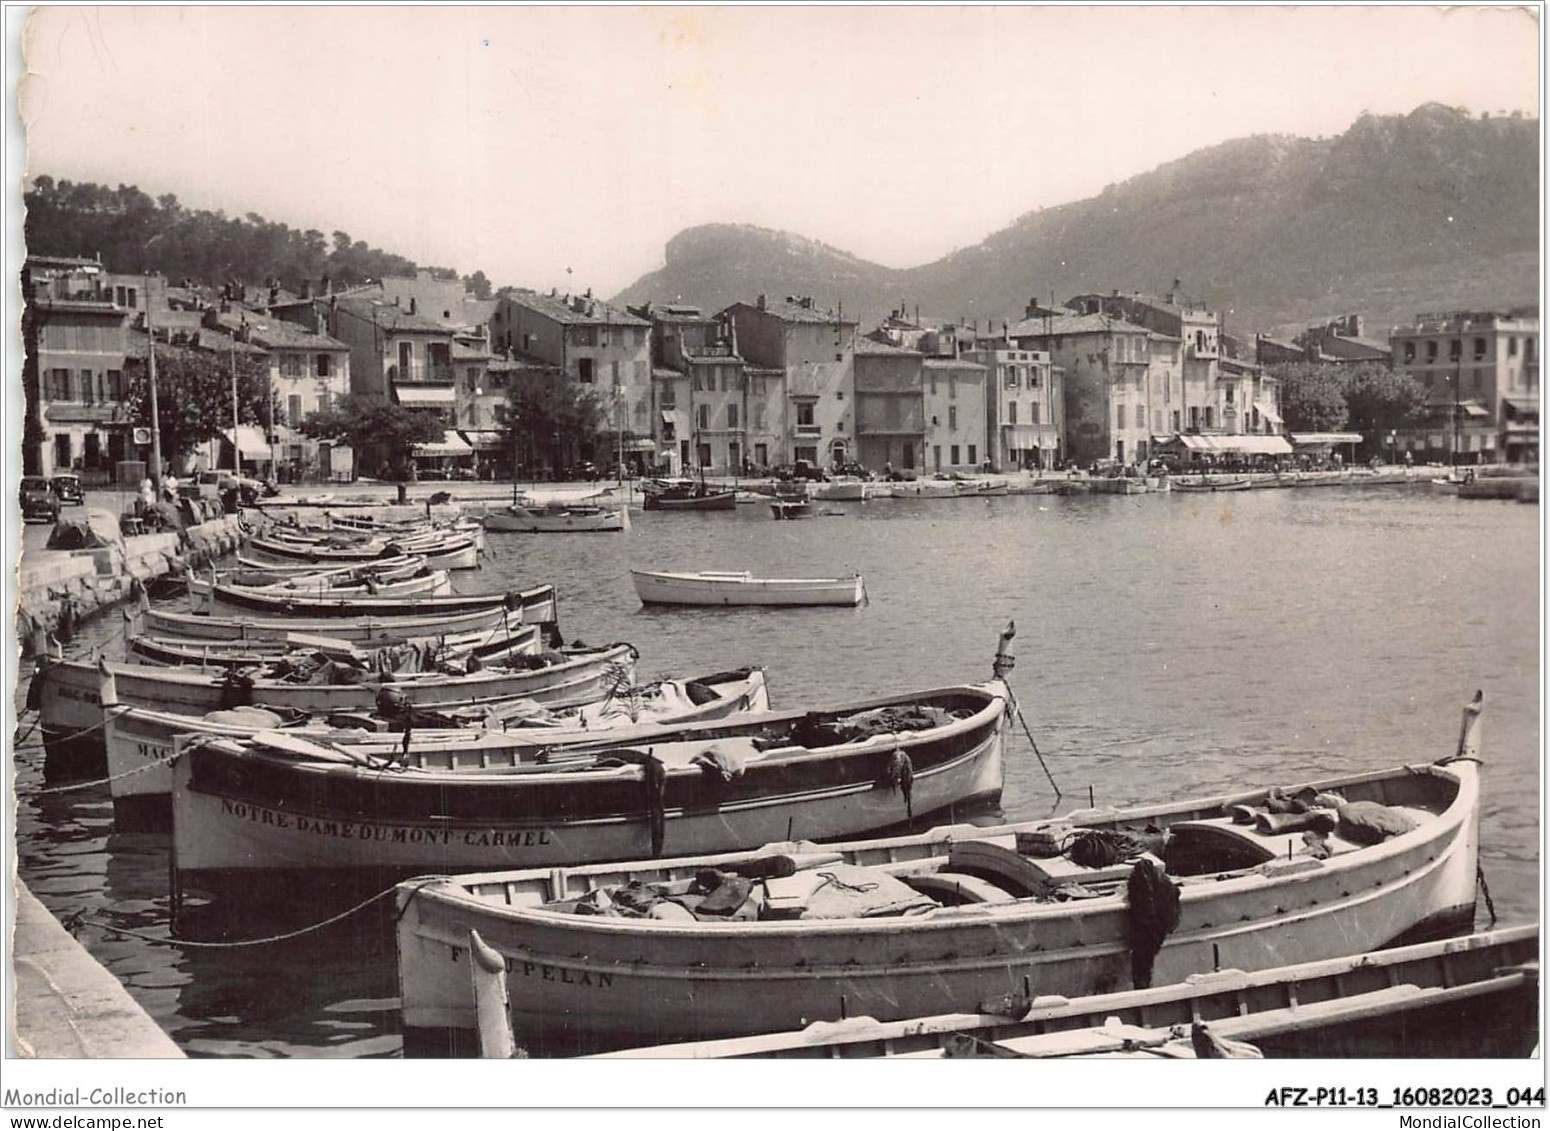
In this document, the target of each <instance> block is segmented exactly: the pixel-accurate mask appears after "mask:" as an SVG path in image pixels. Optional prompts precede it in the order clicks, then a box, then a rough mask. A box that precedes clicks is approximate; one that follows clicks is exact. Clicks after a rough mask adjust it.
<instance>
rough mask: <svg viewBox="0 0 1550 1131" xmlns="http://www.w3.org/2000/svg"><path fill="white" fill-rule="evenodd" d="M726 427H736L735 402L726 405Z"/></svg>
mask: <svg viewBox="0 0 1550 1131" xmlns="http://www.w3.org/2000/svg"><path fill="white" fill-rule="evenodd" d="M727 427H728V428H736V427H737V406H736V405H735V404H729V405H727Z"/></svg>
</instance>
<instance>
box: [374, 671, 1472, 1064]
mask: <svg viewBox="0 0 1550 1131" xmlns="http://www.w3.org/2000/svg"><path fill="white" fill-rule="evenodd" d="M1479 712H1480V707H1479V698H1478V696H1477V698H1476V701H1475V702H1474V703H1472V704H1470V706H1469V707H1468V708H1467V709H1466V711H1465V721H1464V728H1463V732H1462V733H1461V735H1460V739H1459V746H1458V749H1457V752H1456V753H1455V754H1454V755H1453V756H1451V757H1447V758H1444V759H1442V760H1440V761H1439V762H1436V763H1426V764H1420V765H1410V766H1400V767H1397V768H1394V769H1390V770H1383V771H1376V772H1366V773H1358V774H1350V775H1345V776H1341V777H1332V778H1327V779H1323V780H1320V781H1315V782H1309V783H1306V784H1301V783H1299V784H1298V785H1297V786H1290V785H1289V786H1288V787H1287V788H1286V789H1284V790H1280V789H1272V788H1261V789H1257V790H1253V791H1248V792H1243V793H1237V794H1229V795H1226V796H1218V797H1211V798H1205V799H1200V800H1191V801H1185V802H1180V803H1175V804H1171V805H1152V806H1144V807H1138V808H1134V809H1130V810H1127V811H1116V810H1084V811H1079V812H1076V813H1072V814H1070V815H1068V816H1067V817H1066V818H1064V819H1063V820H1061V821H1030V822H1023V823H1019V824H1015V825H1005V826H999V827H994V828H982V827H976V826H966V825H959V826H954V827H950V828H939V829H934V830H932V831H931V832H929V833H925V834H922V835H919V836H912V837H899V838H892V839H886V840H875V841H861V842H853V843H847V844H837V845H830V846H827V847H826V848H818V847H817V846H795V845H769V846H767V847H766V848H765V849H762V850H758V851H753V852H744V853H735V854H727V855H720V856H698V857H696V856H682V857H679V858H677V859H674V860H668V861H655V862H644V861H643V862H636V863H632V864H624V865H619V866H614V867H610V866H605V865H595V866H585V867H572V868H567V869H559V870H551V869H540V868H529V869H525V870H521V871H514V872H505V873H487V874H483V875H470V876H461V877H454V878H451V879H444V880H434V881H428V882H426V881H422V882H418V883H416V884H414V885H412V886H410V885H403V886H400V889H399V911H400V919H399V926H398V933H399V983H400V990H401V994H402V1000H403V1008H404V1023H405V1026H406V1029H414V1028H431V1029H464V1030H466V1029H469V1028H471V1027H472V1025H473V1021H474V1019H473V1010H472V1001H471V990H470V982H469V975H468V972H467V969H466V963H463V962H460V961H458V957H459V956H460V955H462V954H465V953H466V950H467V947H468V940H469V933H470V931H474V930H477V931H478V933H479V935H480V936H481V938H483V939H484V941H485V942H486V943H488V944H489V946H490V947H491V948H492V949H493V950H494V951H495V952H496V953H497V954H499V955H500V956H501V958H502V959H503V960H504V961H505V963H506V965H507V968H508V970H510V971H511V972H512V974H513V975H514V977H513V979H512V982H513V994H512V1014H513V1018H514V1021H515V1024H516V1027H517V1029H518V1031H519V1033H521V1034H522V1036H523V1037H524V1038H525V1039H530V1040H532V1041H534V1042H535V1043H536V1044H538V1045H540V1046H548V1045H549V1044H550V1043H551V1042H553V1043H557V1044H565V1045H567V1046H571V1047H574V1046H580V1047H590V1048H591V1049H593V1050H599V1049H602V1048H607V1047H619V1046H624V1045H629V1044H634V1043H640V1040H641V1038H645V1039H646V1040H648V1041H656V1042H661V1041H663V1040H688V1039H700V1038H708V1037H731V1036H743V1035H749V1034H753V1033H759V1032H769V1031H772V1030H782V1029H794V1028H798V1027H800V1026H802V1025H804V1024H807V1023H810V1022H812V1021H816V1020H830V1019H833V1020H837V1019H840V1018H842V1017H844V1016H847V1015H848V1016H870V1017H874V1018H876V1019H878V1020H880V1021H890V1020H897V1019H901V1018H904V1017H907V1016H912V1015H928V1014H932V1013H945V1012H959V1011H964V1010H973V1009H975V1008H976V1007H977V1006H978V1005H979V1003H981V1002H985V1001H989V1000H995V999H998V998H1002V997H1004V996H1006V995H1019V994H1020V995H1022V996H1023V997H1025V998H1030V999H1031V998H1033V997H1035V996H1038V995H1044V994H1062V995H1065V996H1068V997H1070V996H1077V995H1082V994H1090V993H1095V992H1106V991H1110V990H1114V989H1119V988H1122V987H1124V986H1127V985H1130V986H1134V987H1136V988H1145V987H1146V986H1147V985H1149V984H1154V983H1156V984H1161V983H1168V982H1176V981H1179V980H1181V979H1183V978H1186V977H1188V976H1189V975H1190V974H1193V973H1198V972H1200V971H1202V970H1210V969H1214V968H1217V967H1219V966H1229V967H1236V968H1239V969H1243V970H1247V971H1253V970H1260V969H1266V968H1269V967H1274V966H1281V965H1286V964H1288V963H1297V962H1308V961H1316V960H1320V959H1326V958H1335V957H1339V956H1342V955H1346V954H1350V953H1352V952H1354V951H1362V950H1371V949H1375V948H1378V947H1383V946H1388V945H1392V944H1395V943H1397V942H1399V941H1401V940H1407V939H1408V938H1411V937H1414V936H1416V935H1418V934H1422V933H1427V932H1438V933H1443V932H1447V931H1450V930H1458V929H1461V928H1467V926H1468V924H1469V923H1470V921H1471V920H1472V918H1473V914H1474V901H1475V888H1476V869H1477V853H1478V829H1477V823H1478V816H1479V781H1478V774H1477V770H1476V766H1477V764H1478V747H1477V725H1478V720H1479ZM1305 797H1306V798H1308V801H1309V803H1307V804H1306V811H1305V812H1302V813H1291V812H1290V811H1288V810H1284V809H1283V810H1281V811H1272V810H1275V809H1276V808H1277V802H1278V801H1280V800H1282V799H1284V798H1294V799H1299V800H1300V799H1302V798H1305ZM1245 817H1246V818H1247V820H1248V821H1249V822H1251V823H1249V824H1243V823H1240V821H1241V820H1242V819H1243V818H1245ZM1321 830H1322V831H1321ZM1310 833H1313V834H1315V835H1313V836H1309V835H1306V834H1310ZM1078 845H1081V846H1082V847H1081V848H1080V849H1078V847H1077V846H1078ZM1148 846H1156V847H1157V848H1159V849H1160V851H1161V857H1160V858H1159V857H1158V856H1157V855H1155V854H1154V853H1153V852H1152V851H1151V850H1150V847H1148ZM750 872H751V873H752V874H755V875H762V876H768V877H771V878H769V879H767V880H766V881H765V882H764V883H763V884H762V885H760V886H759V887H758V889H757V890H755V889H754V888H752V887H745V888H742V889H741V894H742V895H743V896H744V899H743V900H742V901H741V902H737V904H736V907H735V908H733V909H732V910H731V911H722V913H720V914H716V913H712V914H710V915H706V914H703V913H697V912H696V911H695V910H693V909H692V908H693V907H694V906H695V905H694V904H693V901H691V900H686V899H685V898H684V897H685V896H686V895H691V894H695V893H697V892H698V893H704V892H705V891H706V890H707V889H709V891H710V892H715V891H717V890H719V888H720V887H721V886H723V885H725V884H727V883H728V882H729V880H728V879H727V877H735V876H738V875H740V874H741V875H746V874H748V873H750ZM626 889H629V890H630V891H631V892H632V893H633V894H631V895H630V896H629V904H630V907H629V908H628V909H624V910H619V911H612V912H610V911H608V910H606V909H607V908H611V907H614V906H615V904H616V903H617V901H618V899H619V898H620V895H621V893H623V892H624V891H625V890H626ZM599 892H601V893H602V894H601V895H599V894H597V893H599ZM738 893H739V889H737V888H734V889H733V890H732V891H731V892H729V893H728V894H729V896H736V895H737V894H738ZM607 901H613V902H607ZM660 902H678V903H680V904H688V905H689V906H688V907H687V908H685V910H686V912H687V915H686V916H685V915H679V914H677V913H676V912H673V911H665V912H663V913H661V914H652V910H653V909H654V908H655V907H656V905H657V903H660ZM722 902H736V901H735V900H734V899H731V898H729V899H727V900H723V901H722ZM581 903H590V904H593V905H595V906H593V907H590V908H585V907H580V906H579V905H580V904H581ZM718 908H719V905H718ZM641 909H646V910H647V915H648V916H649V917H638V916H637V914H636V912H638V911H640V910H641ZM578 910H582V911H584V910H603V911H604V913H601V914H580V913H578ZM562 972H563V976H562ZM600 986H605V987H606V988H607V989H608V991H609V992H607V993H599V992H597V991H598V988H599V987H600ZM756 987H762V988H763V989H764V992H760V990H759V989H758V988H756Z"/></svg>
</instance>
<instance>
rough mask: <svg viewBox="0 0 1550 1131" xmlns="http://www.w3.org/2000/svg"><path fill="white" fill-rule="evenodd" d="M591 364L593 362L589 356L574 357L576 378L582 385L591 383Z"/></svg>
mask: <svg viewBox="0 0 1550 1131" xmlns="http://www.w3.org/2000/svg"><path fill="white" fill-rule="evenodd" d="M592 364H593V362H592V359H591V358H590V357H580V358H577V359H576V380H578V381H580V382H581V383H582V384H583V385H590V384H592Z"/></svg>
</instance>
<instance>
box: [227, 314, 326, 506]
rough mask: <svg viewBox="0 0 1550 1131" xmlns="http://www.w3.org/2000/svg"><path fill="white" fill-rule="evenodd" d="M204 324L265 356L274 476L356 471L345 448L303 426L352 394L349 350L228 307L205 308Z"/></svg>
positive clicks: (289, 325)
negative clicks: (319, 438) (313, 435)
mask: <svg viewBox="0 0 1550 1131" xmlns="http://www.w3.org/2000/svg"><path fill="white" fill-rule="evenodd" d="M204 326H205V327H206V328H207V329H211V330H218V331H220V332H222V333H224V334H229V335H230V336H231V337H232V338H233V339H235V341H237V342H239V343H243V344H246V345H251V346H254V347H257V348H258V349H259V350H261V351H263V352H264V353H265V354H267V358H268V367H269V398H270V403H271V404H272V405H273V413H272V420H273V426H272V427H271V428H270V429H269V435H268V442H269V448H270V454H271V456H272V460H273V462H272V466H273V471H274V474H275V475H276V477H277V478H281V479H283V480H285V481H288V482H301V481H303V480H310V479H323V480H349V479H350V478H351V477H352V476H353V474H354V470H355V465H354V456H353V453H352V452H351V451H350V449H349V447H348V446H347V445H344V444H341V443H336V442H334V441H329V440H321V441H320V440H317V439H314V438H313V437H311V436H308V435H306V434H304V433H303V432H302V431H301V425H302V422H303V421H304V420H306V419H307V417H309V416H311V415H312V414H313V413H316V412H328V411H330V410H331V409H333V408H334V407H335V406H336V405H338V403H339V402H340V401H341V400H342V399H343V398H344V397H345V396H346V395H347V394H348V393H349V392H350V391H351V383H350V347H349V346H348V345H346V344H345V343H344V342H342V341H340V340H338V339H337V338H333V337H330V336H329V335H328V334H324V333H318V332H315V331H312V330H308V329H307V328H306V327H304V326H300V325H297V324H296V323H294V322H286V321H284V320H283V319H281V318H278V317H276V316H275V315H272V314H268V313H263V312H259V311H254V310H245V309H243V308H241V307H233V306H231V305H230V304H225V308H224V309H223V308H222V307H219V306H218V307H212V308H211V309H209V310H206V311H205V312H204ZM245 458H252V456H251V454H249V455H245Z"/></svg>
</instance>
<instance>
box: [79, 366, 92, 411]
mask: <svg viewBox="0 0 1550 1131" xmlns="http://www.w3.org/2000/svg"><path fill="white" fill-rule="evenodd" d="M94 380H95V374H93V373H92V371H91V370H90V369H83V370H81V397H80V399H81V401H82V403H84V404H91V403H92V401H93V400H95V399H96V398H95V397H94V395H93V394H94V393H95V392H96V389H94V388H93V387H92V386H93V382H94Z"/></svg>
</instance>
